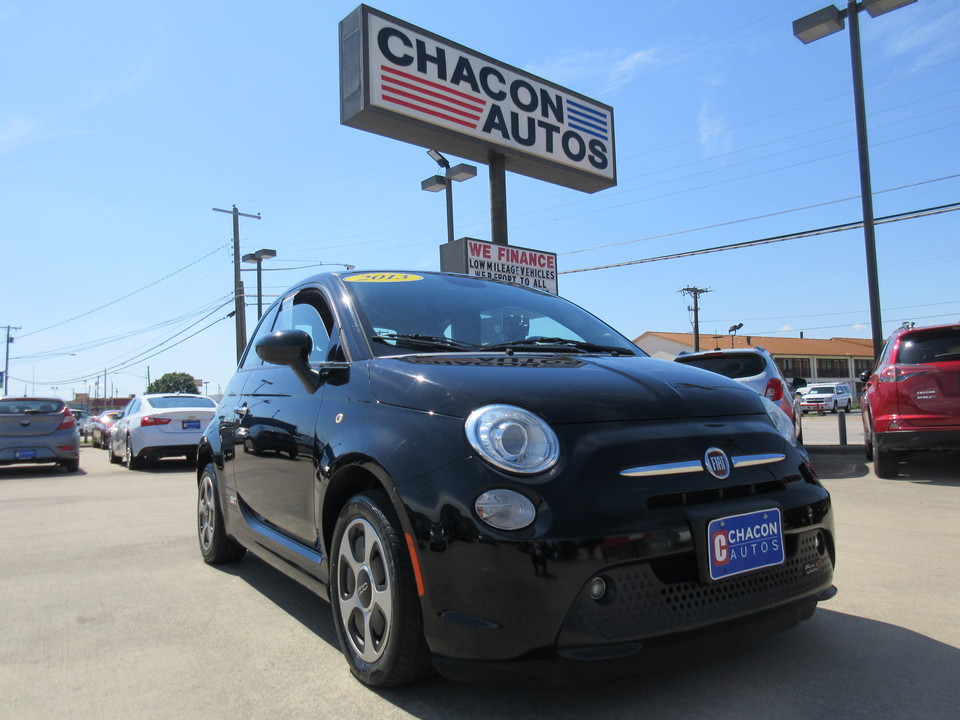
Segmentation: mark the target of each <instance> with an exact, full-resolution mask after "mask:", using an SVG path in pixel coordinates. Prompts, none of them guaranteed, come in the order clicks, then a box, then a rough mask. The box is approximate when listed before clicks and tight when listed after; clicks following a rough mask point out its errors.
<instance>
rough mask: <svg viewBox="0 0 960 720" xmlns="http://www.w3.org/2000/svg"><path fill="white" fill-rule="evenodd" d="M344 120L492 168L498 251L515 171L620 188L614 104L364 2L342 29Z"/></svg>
mask: <svg viewBox="0 0 960 720" xmlns="http://www.w3.org/2000/svg"><path fill="white" fill-rule="evenodd" d="M340 122H341V123H342V124H344V125H348V126H350V127H355V128H358V129H360V130H366V131H368V132H373V133H376V134H378V135H384V136H386V137H389V138H393V139H395V140H402V141H404V142H409V143H413V144H414V145H420V146H422V147H425V148H432V149H435V150H439V151H440V152H442V153H449V154H451V155H456V156H458V157H462V158H467V159H469V160H473V161H475V162H478V163H484V164H487V165H489V167H490V201H491V230H492V235H493V242H494V244H499V245H506V244H507V242H506V193H505V188H506V183H505V181H504V177H503V176H504V173H505V171H507V170H509V171H511V172H515V173H519V174H521V175H526V176H528V177H532V178H536V179H538V180H544V181H546V182H550V183H554V184H557V185H562V186H564V187H568V188H573V189H575V190H580V191H583V192H588V193H594V192H597V191H598V190H604V189H606V188H609V187H613V186H615V185H616V184H617V165H616V151H615V143H614V128H613V108H612V107H610V106H609V105H604V104H603V103H599V102H597V101H596V100H591V99H590V98H588V97H585V96H583V95H580V94H579V93H575V92H573V91H572V90H568V89H566V88H563V87H560V86H559V85H556V84H554V83H552V82H550V81H548V80H544V79H543V78H540V77H537V76H536V75H532V74H530V73H528V72H524V71H523V70H520V69H518V68H515V67H512V66H510V65H506V64H504V63H502V62H500V61H498V60H494V59H493V58H491V57H488V56H487V55H483V54H482V53H478V52H476V51H474V50H471V49H469V48H466V47H464V46H462V45H459V44H457V43H454V42H452V41H450V40H447V39H445V38H442V37H440V36H438V35H434V34H433V33H431V32H428V31H426V30H423V29H421V28H419V27H416V26H414V25H411V24H409V23H407V22H404V21H403V20H398V19H397V18H395V17H391V16H390V15H386V14H384V13H381V12H380V11H378V10H374V9H373V8H371V7H368V6H366V5H361V6H360V7H358V8H357V9H356V10H354V11H353V12H352V13H350V15H348V16H347V17H346V18H344V19H343V21H341V23H340ZM498 215H502V217H501V216H498Z"/></svg>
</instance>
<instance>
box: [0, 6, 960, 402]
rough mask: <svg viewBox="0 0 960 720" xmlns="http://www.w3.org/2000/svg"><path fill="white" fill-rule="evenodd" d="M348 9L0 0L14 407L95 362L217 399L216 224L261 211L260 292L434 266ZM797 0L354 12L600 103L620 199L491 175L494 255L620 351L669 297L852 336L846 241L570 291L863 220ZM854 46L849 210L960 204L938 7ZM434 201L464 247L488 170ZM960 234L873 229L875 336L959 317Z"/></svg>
mask: <svg viewBox="0 0 960 720" xmlns="http://www.w3.org/2000/svg"><path fill="white" fill-rule="evenodd" d="M357 4H358V3H356V2H339V1H333V0H324V1H323V2H307V1H292V0H290V1H280V2H274V3H255V2H243V1H239V2H238V1H236V0H234V1H233V2H221V1H218V0H210V1H205V2H181V1H180V0H171V1H170V2H166V3H152V4H142V3H129V2H120V1H117V2H106V1H103V0H101V1H97V0H94V1H93V2H88V3H76V2H67V1H66V0H50V1H48V2H10V1H4V0H0V30H2V34H3V42H2V43H0V77H2V78H3V81H2V85H0V87H2V88H3V97H2V100H0V218H2V222H0V228H2V229H0V233H2V238H3V240H2V243H3V248H4V251H3V269H4V272H3V279H2V281H0V326H7V325H11V326H14V327H19V328H20V329H19V330H15V331H13V336H14V337H15V338H16V340H15V342H14V343H13V344H12V345H11V346H10V354H11V361H10V376H11V382H10V392H11V394H14V395H21V394H24V393H25V392H27V393H34V392H36V393H38V394H39V393H50V392H56V393H58V394H60V395H61V396H64V397H66V398H67V399H71V398H72V393H74V392H85V391H86V390H87V389H88V388H89V389H90V390H91V391H93V388H94V381H95V379H96V378H98V377H99V378H100V383H101V384H102V383H103V379H102V378H103V376H104V371H106V372H107V384H108V386H109V388H110V390H111V391H113V392H115V393H116V394H117V395H128V394H131V393H138V392H142V391H143V390H144V387H145V383H146V377H147V375H148V374H149V376H150V377H151V378H153V379H155V378H157V377H159V376H160V375H162V374H164V373H167V372H188V373H190V374H192V375H194V376H195V377H197V378H201V379H203V380H205V381H206V382H207V383H208V385H207V390H208V391H209V392H211V393H215V392H217V391H218V390H219V389H221V388H222V387H223V386H225V385H226V382H227V380H228V379H229V377H230V375H231V374H232V372H233V368H234V365H235V341H234V323H233V321H232V320H230V319H223V318H224V317H225V316H226V315H227V313H228V312H229V311H230V310H231V309H232V306H231V295H230V293H231V286H232V279H233V277H232V264H231V263H232V260H231V253H232V249H231V246H232V241H231V238H232V226H231V220H230V217H229V216H228V215H224V214H221V213H216V212H212V210H211V209H212V208H214V207H217V208H228V209H229V208H230V207H231V205H233V204H236V205H237V206H238V208H239V209H240V210H241V212H244V213H250V214H256V213H258V212H259V213H261V214H262V219H261V220H241V228H240V230H241V252H242V253H247V252H252V251H254V250H257V249H259V248H272V249H275V250H276V251H277V258H276V259H273V260H268V261H266V263H265V264H264V269H265V272H264V294H265V295H266V296H268V298H271V297H274V296H276V295H277V294H278V293H281V292H282V291H283V289H284V288H286V287H288V286H290V285H292V284H293V283H295V282H297V281H298V280H300V279H301V278H303V277H305V276H307V275H309V274H312V273H313V272H317V271H323V270H326V269H332V270H337V269H340V266H339V265H338V264H340V263H350V264H352V265H355V266H357V267H358V268H371V269H374V268H377V269H379V268H396V269H408V270H432V269H438V268H439V249H438V248H439V246H440V245H441V244H442V243H443V242H444V241H445V239H446V226H445V211H444V204H443V195H442V193H441V194H433V193H425V192H423V191H421V190H420V181H421V180H422V179H424V178H426V177H428V176H430V175H433V174H434V173H435V172H437V167H436V165H435V163H434V162H433V161H432V160H431V159H430V158H429V157H428V156H427V155H426V153H425V149H424V148H420V147H417V146H414V145H410V144H407V143H404V142H400V141H396V140H390V139H386V138H383V137H380V136H377V135H373V134H370V133H366V132H362V131H359V130H355V129H352V128H348V127H344V126H341V125H340V123H339V103H338V72H339V69H338V51H337V24H338V22H339V21H340V20H341V19H342V18H343V17H345V16H346V15H348V14H349V13H350V12H351V11H352V10H353V9H354V8H355V7H356V6H357ZM822 4H823V3H822V0H803V1H802V2H797V1H795V0H762V1H761V0H737V2H708V1H705V0H701V1H697V2H690V1H689V0H687V1H679V0H678V1H676V2H673V1H670V0H666V1H661V2H657V3H648V2H641V3H623V2H613V1H607V0H594V1H593V2H590V3H586V2H557V0H553V1H552V2H541V1H540V0H531V1H529V2H524V3H517V2H503V1H501V0H488V2H485V3H466V2H448V3H425V2H412V1H403V0H379V1H378V2H374V3H372V6H373V7H375V8H377V9H378V10H381V11H383V12H386V13H389V14H392V15H394V16H396V17H398V18H401V19H403V20H406V21H407V22H409V23H412V24H414V25H417V26H419V27H421V28H424V29H426V30H428V31H430V32H433V33H436V34H437V35H440V36H442V37H445V38H447V39H449V40H451V41H453V42H456V43H459V44H462V45H465V46H466V47H468V48H471V49H473V50H475V51H478V52H480V53H483V54H486V55H489V56H491V57H493V58H496V59H498V60H500V61H502V62H504V63H507V64H510V65H514V66H517V67H519V68H522V69H524V70H527V71H529V72H532V73H535V74H537V75H540V76H542V77H544V78H546V79H548V80H550V81H552V82H554V83H557V84H559V85H561V86H564V87H567V88H569V89H571V90H574V91H576V92H579V93H582V94H584V95H586V96H588V97H591V98H593V99H595V100H598V101H600V102H603V103H606V104H608V105H610V106H612V107H613V108H614V114H615V123H616V142H617V169H618V176H619V183H618V185H617V187H615V188H611V189H608V190H603V191H601V192H598V193H595V194H592V195H590V194H584V193H580V192H577V191H575V190H570V189H566V188H562V187H559V186H555V185H552V184H549V183H545V182H541V181H536V180H532V179H529V178H525V177H521V176H518V175H512V174H511V175H508V177H507V190H508V199H507V210H508V227H509V240H510V243H511V244H513V245H520V246H523V247H531V248H538V249H543V250H549V251H552V252H556V253H558V256H559V257H558V263H559V267H560V271H561V273H563V274H561V276H560V278H559V289H560V293H561V294H562V295H564V296H566V297H568V298H570V299H572V300H573V301H574V302H577V303H578V304H580V305H582V306H584V307H586V308H587V309H589V310H591V311H592V312H594V313H596V314H598V315H599V316H601V317H602V318H604V319H606V320H607V321H608V322H610V323H611V324H612V325H613V326H614V327H616V328H617V329H619V330H620V331H621V332H622V333H624V334H625V335H627V336H628V337H631V338H634V337H637V336H638V335H640V334H641V333H643V332H645V331H648V330H661V331H675V332H689V331H691V321H692V318H691V314H690V313H689V311H688V309H687V308H688V306H689V304H690V299H689V298H688V297H686V296H684V295H682V294H680V293H679V292H678V291H679V290H680V289H681V288H684V287H687V286H691V285H695V286H698V287H701V288H708V289H709V290H710V292H709V293H706V294H704V295H702V296H701V298H700V304H701V315H700V318H701V331H702V332H703V333H705V334H713V333H717V334H723V335H725V334H726V331H727V329H728V328H729V327H730V326H731V325H734V324H736V323H739V322H742V323H743V324H744V325H743V329H742V330H741V331H740V332H741V334H749V335H777V336H784V335H792V336H798V335H799V333H800V332H801V331H802V332H804V334H805V336H806V337H834V336H848V337H869V336H870V315H869V309H868V308H869V305H868V299H867V281H866V271H865V260H864V245H863V234H862V231H859V230H856V231H848V232H842V233H835V234H829V235H823V236H819V237H814V238H807V239H802V240H792V241H787V242H781V243H776V244H772V245H765V246H762V247H755V248H749V249H743V250H736V251H729V252H722V253H714V254H709V255H700V256H694V257H689V258H683V259H676V260H667V261H661V262H652V263H642V264H633V265H626V266H622V267H615V268H608V269H598V270H589V271H584V272H569V271H573V270H583V269H586V268H597V267H601V266H607V265H614V264H619V263H625V262H629V261H635V260H642V259H645V258H651V257H656V256H660V255H666V254H672V253H679V252H686V251H692V250H697V249H701V248H708V247H714V246H718V245H724V244H728V243H734V242H742V241H747V240H756V239H761V238H766V237H771V236H777V235H782V234H786V233H793V232H800V231H804V230H810V229H814V228H820V227H825V226H831V225H835V224H840V223H847V222H853V221H857V220H859V219H860V218H861V215H860V202H859V199H858V194H859V176H858V165H857V156H856V137H855V125H854V109H853V93H852V81H851V72H850V56H849V44H848V35H847V33H846V32H844V33H838V34H836V35H833V36H830V37H828V38H824V39H822V40H819V41H817V42H815V43H813V44H810V45H806V46H805V45H803V44H802V43H800V42H799V41H798V40H797V39H796V38H794V37H793V35H792V32H791V23H792V21H793V20H794V19H796V18H799V17H801V16H803V15H806V14H808V13H811V12H813V11H815V10H817V9H819V8H820V7H821V6H822ZM861 33H862V43H863V58H864V77H865V85H866V102H867V110H868V126H869V137H870V153H871V156H870V159H871V165H872V182H873V189H874V194H875V196H874V206H875V214H876V215H877V216H878V217H882V216H887V215H892V214H897V213H905V212H909V211H913V210H918V209H922V208H928V207H933V206H939V205H944V204H948V203H954V202H958V201H960V177H958V174H960V162H958V161H960V124H958V117H960V113H958V108H960V4H958V3H957V2H955V0H920V2H918V3H916V4H914V5H911V6H908V7H905V8H902V9H900V10H897V11H896V12H893V13H891V14H888V15H884V16H882V17H879V18H870V17H868V16H867V15H866V14H865V13H862V14H861ZM451 159H452V160H454V161H455V162H456V161H457V160H458V159H457V158H455V157H451ZM454 197H455V214H456V236H457V237H461V236H470V237H476V238H481V239H490V222H489V187H488V184H487V172H486V168H485V167H482V166H481V167H480V170H479V173H478V175H477V177H476V178H474V179H472V180H469V181H466V182H463V183H458V184H457V185H456V186H455V190H454ZM958 228H960V214H958V213H947V214H941V215H936V216H933V217H927V218H921V219H914V220H909V221H903V222H897V223H891V224H886V225H882V226H879V227H878V228H877V254H878V264H879V279H880V297H881V306H882V311H883V318H884V334H886V333H889V332H890V331H891V330H892V329H893V328H894V327H896V326H897V325H899V324H900V322H902V321H903V320H911V319H912V320H916V321H917V322H918V324H933V323H939V322H953V321H956V320H957V319H958V318H960V289H958V275H960V274H958V270H960V244H958V242H957V237H958ZM323 264H327V265H329V267H325V266H324V265H323ZM249 267H252V266H249ZM243 275H244V277H243V279H244V282H245V285H246V288H247V292H248V293H255V288H256V281H255V275H254V273H253V272H245V273H244V274H243ZM248 300H251V299H250V298H248ZM252 302H254V303H255V298H253V299H252ZM247 314H248V323H249V329H250V330H251V331H252V329H253V323H254V321H255V317H256V308H255V304H254V306H253V307H248V311H247ZM0 332H3V331H2V330H0ZM53 388H56V390H54V389H53ZM101 393H102V390H101Z"/></svg>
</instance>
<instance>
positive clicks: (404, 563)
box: [330, 492, 432, 687]
mask: <svg viewBox="0 0 960 720" xmlns="http://www.w3.org/2000/svg"><path fill="white" fill-rule="evenodd" d="M331 547H332V550H333V553H332V554H331V557H330V604H331V606H332V608H333V621H334V624H335V625H336V628H337V636H338V637H339V639H340V647H341V649H342V650H343V654H344V656H345V657H346V658H347V662H348V664H349V665H350V671H351V672H352V673H353V674H354V675H355V676H356V677H357V679H359V680H360V681H361V682H363V683H364V684H366V685H370V686H372V687H392V686H396V685H402V684H404V683H408V682H412V681H414V680H418V679H420V678H423V677H426V676H427V675H429V674H430V673H431V672H432V667H431V665H430V655H429V651H428V649H427V644H426V641H425V639H424V637H423V620H422V618H421V615H420V602H419V600H418V598H417V589H416V582H415V579H414V576H413V568H412V564H411V561H410V556H409V554H408V552H407V548H406V547H405V544H404V543H403V542H402V540H401V530H400V523H399V520H398V519H397V517H396V514H395V513H394V511H393V508H392V506H391V505H390V501H389V500H388V498H387V497H386V495H384V494H383V493H382V492H369V493H364V494H361V495H356V496H355V497H353V498H352V499H351V500H350V501H349V502H348V503H347V504H346V506H345V507H344V508H343V510H342V511H341V512H340V517H339V519H338V520H337V526H336V529H335V530H334V534H333V544H332V545H331Z"/></svg>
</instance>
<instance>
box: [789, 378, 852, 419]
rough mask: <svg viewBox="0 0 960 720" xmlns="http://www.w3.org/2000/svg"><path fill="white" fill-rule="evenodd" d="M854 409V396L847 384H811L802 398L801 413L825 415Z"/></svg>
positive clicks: (804, 390) (804, 391) (805, 389)
mask: <svg viewBox="0 0 960 720" xmlns="http://www.w3.org/2000/svg"><path fill="white" fill-rule="evenodd" d="M851 407H853V394H852V393H851V392H850V386H849V385H847V384H846V383H811V384H810V385H807V387H805V388H804V389H803V396H802V397H801V398H800V412H802V413H804V414H806V413H808V412H816V413H819V414H821V415H823V414H824V413H826V412H832V413H835V412H838V411H840V410H846V411H847V412H850V408H851Z"/></svg>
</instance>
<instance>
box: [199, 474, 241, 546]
mask: <svg viewBox="0 0 960 720" xmlns="http://www.w3.org/2000/svg"><path fill="white" fill-rule="evenodd" d="M197 539H198V541H199V543H200V554H201V555H202V556H203V561H204V562H205V563H207V564H208V565H223V564H225V563H232V562H236V561H237V560H239V559H240V558H242V557H243V556H244V554H245V553H246V552H247V549H246V548H245V547H244V546H243V545H241V544H240V543H238V542H237V541H236V540H235V539H234V538H233V537H231V536H230V535H228V534H227V526H226V523H225V522H224V520H223V512H222V511H221V507H220V490H219V486H218V484H217V471H216V468H215V467H214V466H213V465H212V464H209V465H207V466H206V467H205V468H204V469H203V474H202V475H201V476H200V482H199V483H197Z"/></svg>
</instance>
